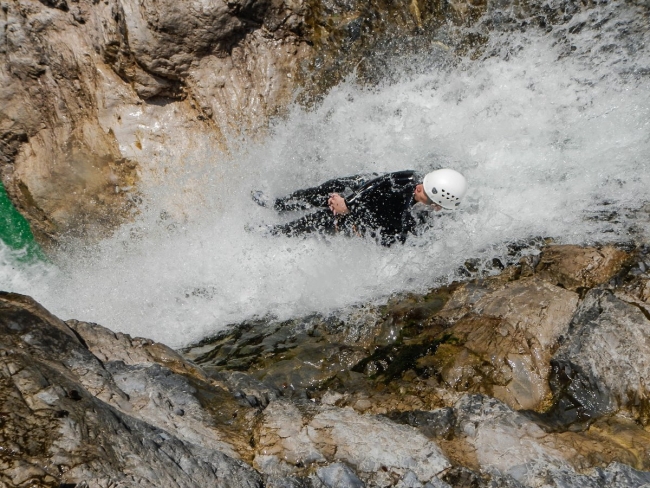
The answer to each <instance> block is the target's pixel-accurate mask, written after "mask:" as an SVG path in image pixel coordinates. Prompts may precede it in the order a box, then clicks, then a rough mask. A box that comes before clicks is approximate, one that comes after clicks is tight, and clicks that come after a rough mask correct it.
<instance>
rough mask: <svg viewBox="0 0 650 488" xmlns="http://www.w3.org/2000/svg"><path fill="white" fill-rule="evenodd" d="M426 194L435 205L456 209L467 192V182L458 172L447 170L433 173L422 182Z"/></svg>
mask: <svg viewBox="0 0 650 488" xmlns="http://www.w3.org/2000/svg"><path fill="white" fill-rule="evenodd" d="M422 185H423V186H424V193H426V194H427V196H428V197H429V199H430V200H431V201H432V202H433V203H437V204H438V205H440V206H441V207H443V208H447V209H454V208H456V207H458V205H460V201H461V199H462V198H463V197H464V196H465V193H466V192H467V180H466V179H465V177H464V176H463V175H461V174H460V173H459V172H458V171H455V170H453V169H449V168H445V169H438V170H436V171H432V172H431V173H429V174H427V175H426V176H425V177H424V181H423V182H422Z"/></svg>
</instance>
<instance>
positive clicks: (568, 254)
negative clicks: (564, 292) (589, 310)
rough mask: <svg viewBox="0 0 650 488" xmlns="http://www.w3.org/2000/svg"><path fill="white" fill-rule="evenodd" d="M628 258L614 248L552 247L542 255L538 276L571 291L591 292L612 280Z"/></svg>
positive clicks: (625, 254) (537, 269) (537, 270)
mask: <svg viewBox="0 0 650 488" xmlns="http://www.w3.org/2000/svg"><path fill="white" fill-rule="evenodd" d="M627 258H628V255H627V253H625V251H623V250H620V249H616V248H615V247H613V246H605V247H601V248H596V247H591V248H584V247H580V246H550V247H548V248H546V249H545V250H544V252H543V253H542V256H541V259H540V262H539V264H538V265H537V268H536V272H537V276H539V277H540V278H542V279H544V280H547V281H549V282H550V283H553V284H558V285H560V286H563V287H564V288H567V289H569V290H574V291H575V290H578V289H580V288H584V289H590V288H593V287H595V286H598V285H600V284H603V283H605V282H606V281H608V280H609V279H610V278H612V277H613V276H614V275H615V274H616V273H617V272H618V271H619V270H620V267H621V265H622V264H623V263H624V262H625V261H626V259H627Z"/></svg>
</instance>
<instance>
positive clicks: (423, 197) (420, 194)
mask: <svg viewBox="0 0 650 488" xmlns="http://www.w3.org/2000/svg"><path fill="white" fill-rule="evenodd" d="M413 198H415V201H416V202H420V203H424V204H425V205H430V206H432V207H433V209H434V210H435V211H436V212H437V211H438V210H442V207H441V206H440V205H438V204H437V203H434V202H432V201H431V200H430V199H429V197H428V196H427V194H426V193H424V185H422V183H420V184H419V185H417V186H416V187H415V193H414V194H413Z"/></svg>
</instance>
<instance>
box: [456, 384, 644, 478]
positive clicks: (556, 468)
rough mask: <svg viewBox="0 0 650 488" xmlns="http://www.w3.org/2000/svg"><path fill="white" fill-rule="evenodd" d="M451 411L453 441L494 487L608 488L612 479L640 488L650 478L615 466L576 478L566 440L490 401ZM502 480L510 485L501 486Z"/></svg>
mask: <svg viewBox="0 0 650 488" xmlns="http://www.w3.org/2000/svg"><path fill="white" fill-rule="evenodd" d="M455 411H456V417H457V419H458V420H457V424H456V428H457V431H458V436H459V437H458V438H459V440H462V441H464V442H466V443H467V444H469V446H471V449H472V450H471V451H469V452H471V454H470V455H474V456H476V458H475V459H476V462H477V463H478V467H479V469H480V471H481V472H483V473H491V477H492V478H497V479H500V481H499V484H497V486H552V487H558V488H559V487H575V488H578V487H585V486H586V487H594V488H595V487H605V486H611V485H610V483H612V482H613V481H614V480H615V479H619V480H620V482H623V483H624V481H623V480H630V481H632V480H633V481H632V483H631V484H630V485H628V486H642V485H643V484H645V483H647V481H645V480H647V479H648V478H649V477H650V473H648V472H640V471H636V470H634V469H633V468H631V467H629V466H625V468H624V469H622V470H621V469H620V468H619V467H618V465H617V463H612V464H610V465H609V466H608V467H607V468H606V469H604V470H603V469H601V468H597V469H594V470H586V471H587V472H586V473H581V472H579V471H577V470H576V469H575V468H574V466H573V465H572V464H571V462H570V461H569V460H573V461H575V454H576V453H575V450H574V447H573V445H572V444H571V443H570V442H567V439H566V438H564V437H563V436H560V435H556V434H548V433H545V432H544V431H543V430H542V429H540V428H539V426H537V425H536V424H535V423H533V422H532V421H530V420H529V419H527V418H526V417H524V416H523V415H521V414H518V413H515V412H512V411H511V410H510V409H509V408H508V407H507V406H505V405H504V404H502V403H500V402H498V401H496V400H494V399H490V398H487V397H483V396H480V395H468V396H465V397H463V398H462V399H461V400H460V401H459V402H458V403H457V404H456V406H455ZM601 449H602V448H601ZM603 450H604V449H603ZM508 478H510V479H511V480H513V481H515V482H516V483H512V482H508V483H506V484H503V483H504V482H505V481H506V480H507V479H508ZM635 483H640V484H635ZM620 486H626V485H624V484H621V485H620Z"/></svg>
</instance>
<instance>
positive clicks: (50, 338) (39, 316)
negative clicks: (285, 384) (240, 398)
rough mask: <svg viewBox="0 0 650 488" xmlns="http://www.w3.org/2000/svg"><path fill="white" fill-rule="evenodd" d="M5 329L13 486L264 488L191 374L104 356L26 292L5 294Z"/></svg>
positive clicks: (0, 320) (0, 378)
mask: <svg viewBox="0 0 650 488" xmlns="http://www.w3.org/2000/svg"><path fill="white" fill-rule="evenodd" d="M66 329H67V330H66ZM0 334H1V335H2V342H1V343H2V348H1V351H0V397H1V398H2V402H1V405H2V407H0V408H1V416H0V418H1V422H0V437H1V438H2V445H3V446H4V447H5V449H3V450H2V452H1V453H0V481H2V483H3V484H4V485H6V486H19V485H20V486H24V485H25V484H30V483H31V484H32V485H37V486H60V485H61V484H62V483H82V482H85V483H87V485H88V486H104V485H107V484H108V483H118V484H122V485H123V486H136V485H137V486H152V487H153V486H171V484H174V485H175V486H196V485H197V483H198V484H199V485H205V486H208V485H214V484H219V485H220V486H232V487H244V486H246V487H257V486H261V478H260V477H259V475H258V474H257V473H255V471H254V470H252V469H251V468H250V467H249V466H247V465H246V464H245V463H243V462H242V461H240V460H238V459H236V458H237V457H239V456H238V454H237V453H236V452H235V449H234V448H233V447H232V446H231V445H230V444H229V443H228V442H224V441H223V440H222V438H223V437H225V436H224V435H223V434H221V433H220V432H219V431H218V430H217V429H216V428H215V427H216V426H215V422H214V419H209V417H208V416H207V415H206V412H205V411H204V410H203V409H202V408H200V404H199V401H198V399H197V396H195V395H196V394H195V392H194V391H193V389H192V388H191V387H190V385H189V384H188V380H187V378H185V377H183V376H179V375H175V374H174V373H172V372H171V371H170V370H168V369H166V368H163V367H162V366H158V365H155V364H151V363H148V364H142V363H141V364H138V365H137V366H127V365H126V364H125V363H123V362H116V361H114V362H110V361H109V362H107V363H103V362H101V361H100V360H99V359H98V358H97V357H95V356H94V355H93V354H92V353H91V352H90V351H89V350H88V349H86V347H85V346H84V345H83V344H82V342H80V341H79V340H78V339H77V338H76V336H75V334H74V332H72V330H71V329H69V328H66V327H65V324H63V323H62V322H61V321H59V320H58V319H55V318H54V317H52V316H51V315H49V314H48V313H47V312H46V311H45V310H43V309H42V308H41V307H40V306H38V305H37V304H36V303H35V302H33V301H32V300H30V299H28V298H26V297H22V296H18V295H13V294H7V293H2V294H1V295H0ZM118 347H119V344H116V348H118ZM224 406H225V405H224ZM198 422H201V425H200V426H199V424H198Z"/></svg>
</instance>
